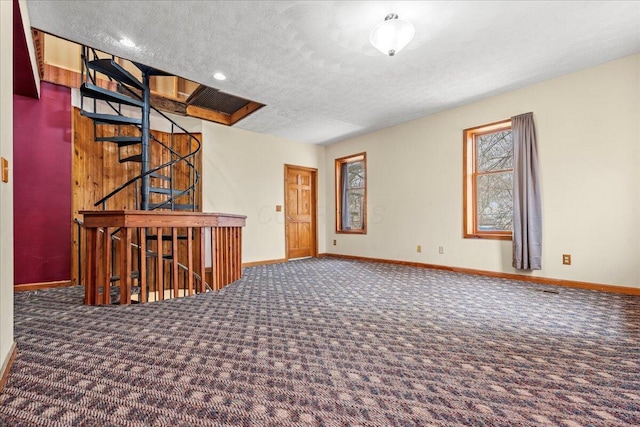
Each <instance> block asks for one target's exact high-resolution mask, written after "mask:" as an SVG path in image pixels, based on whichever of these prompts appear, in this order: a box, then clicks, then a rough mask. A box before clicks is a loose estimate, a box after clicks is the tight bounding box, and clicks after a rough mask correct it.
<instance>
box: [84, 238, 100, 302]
mask: <svg viewBox="0 0 640 427" xmlns="http://www.w3.org/2000/svg"><path fill="white" fill-rule="evenodd" d="M97 234H98V229H97V228H87V229H86V234H85V236H86V237H85V240H86V241H85V247H86V248H87V249H86V251H87V257H86V258H87V259H86V261H85V266H86V271H85V272H84V277H85V285H84V301H85V304H89V305H95V304H96V299H97V298H96V296H97V293H98V284H97V283H96V282H97V278H98V277H97V276H98V271H97V270H98V268H97V265H96V261H97V256H98V254H97V246H98V236H97Z"/></svg>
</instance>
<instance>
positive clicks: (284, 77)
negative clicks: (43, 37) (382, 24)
mask: <svg viewBox="0 0 640 427" xmlns="http://www.w3.org/2000/svg"><path fill="white" fill-rule="evenodd" d="M27 4H28V8H29V15H30V18H31V24H32V25H33V26H34V27H36V28H39V29H41V30H43V31H46V32H49V33H52V34H54V35H57V36H60V37H63V38H66V39H69V40H71V41H75V42H78V43H84V44H87V45H90V46H93V47H95V48H98V49H101V50H104V51H106V52H110V53H114V54H116V55H118V56H122V57H124V58H128V59H133V60H136V61H139V62H141V63H144V64H148V65H151V66H154V67H156V68H160V69H163V70H165V71H168V72H170V73H172V74H176V75H179V76H182V77H185V78H187V79H190V80H193V81H196V82H199V83H203V84H205V85H208V86H212V87H215V88H218V89H220V90H222V91H224V92H227V93H230V94H233V95H236V96H239V97H242V98H246V99H252V100H255V101H257V102H260V103H263V104H266V105H267V106H266V107H264V108H262V109H261V110H259V111H257V112H256V113H254V114H252V115H251V116H249V117H247V118H246V119H244V120H242V121H241V122H239V123H238V124H237V125H235V126H236V127H240V128H244V129H249V130H253V131H256V132H262V133H269V134H273V135H278V136H282V137H286V138H290V139H293V140H297V141H304V142H310V143H325V144H328V143H331V142H335V141H339V140H341V139H344V138H347V137H350V136H354V135H358V134H362V133H366V132H370V131H373V130H376V129H381V128H385V127H389V126H392V125H395V124H398V123H402V122H405V121H408V120H411V119H415V118H418V117H422V116H425V115H428V114H431V113H434V112H437V111H442V110H446V109H449V108H453V107H455V106H458V105H462V104H465V103H469V102H473V101H476V100H479V99H482V98H485V97H488V96H491V95H495V94H498V93H502V92H506V91H509V90H513V89H515V88H519V87H522V86H526V85H529V84H532V83H535V82H540V81H543V80H547V79H550V78H553V77H555V76H559V75H562V74H566V73H570V72H573V71H576V70H579V69H583V68H587V67H590V66H594V65H597V64H600V63H604V62H606V61H610V60H613V59H616V58H620V57H623V56H626V55H630V54H633V53H637V52H640V2H638V1H622V2H615V1H602V2H601V1H584V2H583V1H567V2H564V1H511V2H509V1H500V2H490V1H478V2H466V1H455V2H418V1H409V2H399V1H380V2H372V1H363V2H357V1H277V2H276V1H127V2H123V1H28V2H27ZM390 12H395V13H397V14H398V15H399V16H400V18H404V19H407V20H410V21H411V22H412V23H413V24H414V26H415V28H416V36H415V39H414V40H413V41H412V42H411V43H410V44H409V46H408V47H407V48H406V49H405V50H403V51H402V52H400V53H399V54H398V55H396V56H394V57H387V56H384V55H382V54H381V53H380V52H378V51H377V50H375V48H373V47H372V46H371V45H370V44H369V32H370V31H371V29H372V28H373V27H374V26H375V25H376V24H377V23H378V22H379V21H381V20H383V19H384V17H385V16H386V15H387V14H388V13H390ZM122 37H127V38H129V39H131V40H133V41H134V42H135V43H136V44H137V46H136V47H135V48H126V47H124V46H122V45H120V43H118V40H120V38H122ZM216 71H222V72H224V73H225V74H226V75H227V80H226V81H224V82H219V81H217V80H214V78H213V73H214V72H216Z"/></svg>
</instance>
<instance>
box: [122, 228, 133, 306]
mask: <svg viewBox="0 0 640 427" xmlns="http://www.w3.org/2000/svg"><path fill="white" fill-rule="evenodd" d="M121 233H122V235H121V236H120V304H121V305H124V304H130V303H131V229H130V228H129V227H124V228H122V229H121Z"/></svg>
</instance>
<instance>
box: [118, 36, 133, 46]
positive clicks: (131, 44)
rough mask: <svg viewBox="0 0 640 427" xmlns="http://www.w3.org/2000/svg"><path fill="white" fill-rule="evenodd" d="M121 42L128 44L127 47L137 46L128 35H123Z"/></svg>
mask: <svg viewBox="0 0 640 427" xmlns="http://www.w3.org/2000/svg"><path fill="white" fill-rule="evenodd" d="M120 43H122V45H124V46H126V47H135V46H136V44H135V43H134V42H132V41H131V40H129V39H128V38H126V37H123V38H121V39H120Z"/></svg>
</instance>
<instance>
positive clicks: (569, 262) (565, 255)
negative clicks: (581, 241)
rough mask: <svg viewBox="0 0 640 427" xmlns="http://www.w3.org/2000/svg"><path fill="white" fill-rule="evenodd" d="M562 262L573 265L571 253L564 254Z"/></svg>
mask: <svg viewBox="0 0 640 427" xmlns="http://www.w3.org/2000/svg"><path fill="white" fill-rule="evenodd" d="M562 263H563V264H564V265H571V255H569V254H562Z"/></svg>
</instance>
